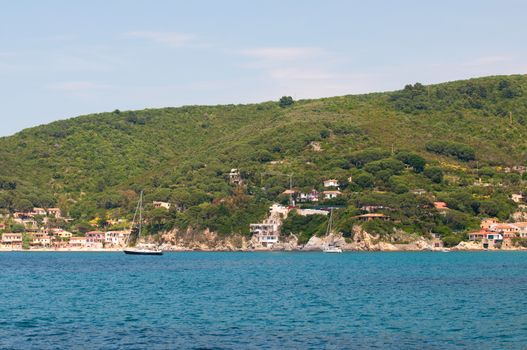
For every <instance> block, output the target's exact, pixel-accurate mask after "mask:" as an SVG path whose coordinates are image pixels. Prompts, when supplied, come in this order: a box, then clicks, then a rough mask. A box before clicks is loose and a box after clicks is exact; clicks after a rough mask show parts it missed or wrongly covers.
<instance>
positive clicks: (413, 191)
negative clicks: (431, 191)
mask: <svg viewBox="0 0 527 350" xmlns="http://www.w3.org/2000/svg"><path fill="white" fill-rule="evenodd" d="M411 192H412V194H415V195H418V196H422V195H424V194H426V190H423V189H422V188H416V189H415V190H412V191H411Z"/></svg>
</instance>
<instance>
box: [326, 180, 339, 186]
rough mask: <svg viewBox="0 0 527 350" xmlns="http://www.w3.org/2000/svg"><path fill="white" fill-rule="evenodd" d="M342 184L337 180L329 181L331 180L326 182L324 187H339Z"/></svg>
mask: <svg viewBox="0 0 527 350" xmlns="http://www.w3.org/2000/svg"><path fill="white" fill-rule="evenodd" d="M339 186H340V184H339V182H338V180H335V179H329V180H324V187H337V188H338V187H339Z"/></svg>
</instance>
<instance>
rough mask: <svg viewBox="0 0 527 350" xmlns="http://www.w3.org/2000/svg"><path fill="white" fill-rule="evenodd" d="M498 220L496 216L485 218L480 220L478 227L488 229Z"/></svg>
mask: <svg viewBox="0 0 527 350" xmlns="http://www.w3.org/2000/svg"><path fill="white" fill-rule="evenodd" d="M499 222H500V221H499V220H498V219H497V218H486V219H483V220H481V223H480V224H479V227H480V228H481V229H482V230H488V229H490V227H491V226H492V225H496V224H497V223H499Z"/></svg>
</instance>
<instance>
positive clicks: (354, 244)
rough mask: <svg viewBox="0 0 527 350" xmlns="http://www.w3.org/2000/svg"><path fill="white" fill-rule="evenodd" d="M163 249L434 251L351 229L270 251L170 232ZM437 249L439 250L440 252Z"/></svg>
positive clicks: (206, 234) (241, 241) (289, 240)
mask: <svg viewBox="0 0 527 350" xmlns="http://www.w3.org/2000/svg"><path fill="white" fill-rule="evenodd" d="M160 238H161V241H162V242H163V244H162V247H163V249H166V250H172V251H191V250H196V251H295V250H299V251H300V250H301V251H320V250H322V249H323V248H324V246H326V245H328V244H333V245H336V246H338V247H341V248H342V249H343V250H345V251H416V250H437V249H438V248H434V247H433V242H432V241H430V240H426V239H424V238H422V237H419V238H417V239H415V240H414V241H412V242H410V243H405V244H394V243H390V242H385V241H382V240H381V237H379V236H376V235H372V234H370V233H368V232H366V231H364V230H363V229H362V228H361V227H360V226H355V227H354V228H353V238H352V239H346V238H344V237H343V236H342V234H341V233H332V234H330V235H328V236H326V237H317V236H313V237H311V239H309V241H308V242H307V243H306V244H305V245H303V246H302V245H299V244H298V237H297V236H296V235H294V234H291V235H289V236H286V237H282V238H281V240H280V242H278V243H276V244H275V245H274V246H273V247H272V248H266V247H264V246H262V245H261V244H259V243H258V241H257V240H256V239H255V238H254V237H253V238H250V239H249V238H247V237H245V236H241V235H229V236H220V235H218V234H217V233H215V232H212V231H210V230H194V229H191V228H189V229H188V230H186V231H180V230H172V231H169V232H166V233H164V234H163V235H161V237H160ZM439 249H440V248H439Z"/></svg>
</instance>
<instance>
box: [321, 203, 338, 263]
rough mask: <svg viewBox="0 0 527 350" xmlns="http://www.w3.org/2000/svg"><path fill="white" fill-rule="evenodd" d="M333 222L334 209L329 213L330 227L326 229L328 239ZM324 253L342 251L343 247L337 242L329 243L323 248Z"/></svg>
mask: <svg viewBox="0 0 527 350" xmlns="http://www.w3.org/2000/svg"><path fill="white" fill-rule="evenodd" d="M332 223H333V209H331V211H330V213H329V220H328V228H327V230H326V239H327V237H329V234H330V233H331V224H332ZM322 252H324V253H342V249H341V248H340V247H338V246H337V245H336V244H335V243H328V244H326V245H324V247H323V248H322Z"/></svg>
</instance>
